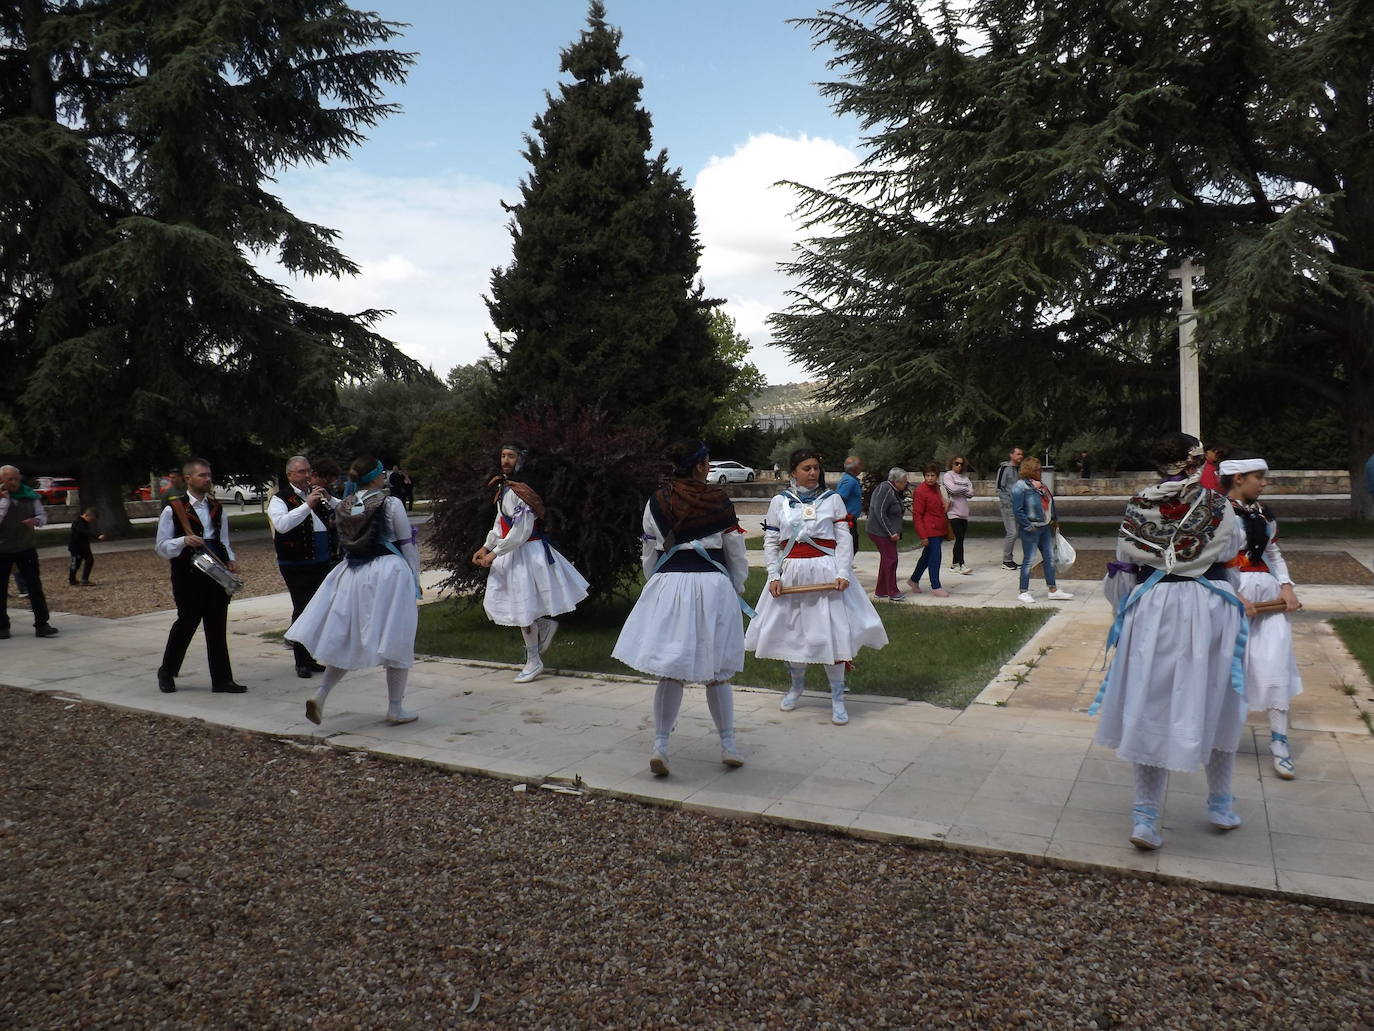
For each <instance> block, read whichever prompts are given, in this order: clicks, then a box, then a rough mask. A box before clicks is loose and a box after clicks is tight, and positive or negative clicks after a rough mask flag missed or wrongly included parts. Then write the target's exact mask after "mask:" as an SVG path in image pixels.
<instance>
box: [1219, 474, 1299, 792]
mask: <svg viewBox="0 0 1374 1031" xmlns="http://www.w3.org/2000/svg"><path fill="white" fill-rule="evenodd" d="M1219 468H1220V471H1221V480H1220V483H1221V489H1222V490H1224V491H1226V494H1227V497H1229V498H1230V499H1231V505H1232V507H1234V508H1235V511H1236V516H1237V517H1238V518H1239V519H1240V522H1241V526H1243V527H1244V529H1245V544H1244V546H1243V547H1242V548H1241V550H1240V552H1239V553H1238V554H1237V555H1236V557H1235V558H1233V559H1232V560H1231V564H1232V565H1233V566H1234V567H1235V568H1236V569H1237V570H1239V572H1240V597H1241V600H1242V601H1244V602H1245V608H1246V612H1247V614H1249V616H1250V640H1249V641H1248V642H1247V643H1246V645H1245V700H1246V702H1247V703H1248V704H1249V706H1250V711H1251V712H1267V713H1268V714H1269V753H1270V755H1271V756H1272V757H1273V759H1274V770H1275V771H1276V772H1277V773H1278V775H1279V776H1280V777H1282V778H1283V779H1284V780H1292V779H1293V778H1294V777H1295V776H1297V770H1296V769H1295V768H1294V766H1293V757H1292V754H1291V752H1290V751H1289V748H1288V709H1289V704H1290V702H1291V701H1292V699H1293V697H1294V696H1295V695H1300V694H1302V677H1301V676H1300V675H1299V674H1298V660H1297V657H1296V656H1295V655H1294V654H1293V625H1292V623H1290V622H1289V615H1288V613H1290V612H1296V611H1297V610H1298V609H1300V608H1302V604H1301V603H1300V602H1299V601H1298V595H1297V591H1296V590H1294V588H1293V578H1292V577H1291V576H1289V575H1288V563H1287V562H1285V561H1284V560H1283V553H1282V552H1280V551H1279V543H1278V538H1279V524H1278V523H1277V522H1276V521H1275V519H1274V517H1273V515H1272V514H1271V513H1270V511H1269V509H1268V508H1266V507H1265V506H1264V505H1262V504H1261V503H1260V495H1261V494H1262V493H1264V488H1265V486H1266V485H1267V484H1266V481H1265V479H1264V477H1265V474H1266V473H1268V472H1269V464H1268V463H1267V462H1266V461H1265V460H1264V459H1262V458H1255V457H1252V456H1250V455H1243V454H1236V453H1234V452H1233V453H1232V454H1231V455H1230V456H1228V457H1227V459H1226V461H1224V462H1222V463H1221V465H1220V467H1219ZM1280 600H1282V601H1283V603H1284V605H1285V610H1284V611H1283V612H1273V613H1267V614H1256V613H1255V611H1254V607H1255V605H1257V604H1260V603H1262V602H1272V601H1280Z"/></svg>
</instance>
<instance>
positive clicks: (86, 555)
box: [67, 508, 105, 587]
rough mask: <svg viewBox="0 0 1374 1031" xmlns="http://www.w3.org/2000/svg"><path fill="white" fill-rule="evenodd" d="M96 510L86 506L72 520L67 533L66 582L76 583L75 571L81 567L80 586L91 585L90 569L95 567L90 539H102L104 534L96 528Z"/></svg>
mask: <svg viewBox="0 0 1374 1031" xmlns="http://www.w3.org/2000/svg"><path fill="white" fill-rule="evenodd" d="M95 517H96V511H95V509H94V508H88V509H86V511H84V512H82V513H81V514H80V515H79V516H77V517H76V518H75V519H73V520H72V528H71V533H69V534H68V535H67V556H68V559H67V583H69V584H71V585H72V586H73V587H75V586H76V585H77V583H76V571H77V569H78V568H80V569H81V586H82V587H89V586H90V585H91V570H92V569H93V568H95V553H94V552H93V551H91V541H93V540H95V541H103V540H104V539H105V535H104V534H103V533H100V532H99V531H98V530H97V529H96V525H95Z"/></svg>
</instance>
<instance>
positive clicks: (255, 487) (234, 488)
mask: <svg viewBox="0 0 1374 1031" xmlns="http://www.w3.org/2000/svg"><path fill="white" fill-rule="evenodd" d="M275 489H276V488H274V487H272V486H271V485H270V484H263V483H254V482H253V481H252V480H249V479H245V478H241V477H237V476H230V477H228V478H227V479H226V480H225V481H224V482H223V483H216V484H215V485H214V491H213V492H214V495H215V498H216V499H217V500H219V501H232V502H233V503H234V504H236V505H240V506H242V505H246V504H248V502H250V501H253V502H258V501H264V500H266V499H267V498H269V497H271V496H272V493H273V491H274V490H275Z"/></svg>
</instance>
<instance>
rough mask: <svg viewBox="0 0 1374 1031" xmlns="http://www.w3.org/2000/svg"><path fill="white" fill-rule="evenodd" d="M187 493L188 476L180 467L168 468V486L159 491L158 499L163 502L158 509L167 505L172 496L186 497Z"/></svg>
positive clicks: (160, 509)
mask: <svg viewBox="0 0 1374 1031" xmlns="http://www.w3.org/2000/svg"><path fill="white" fill-rule="evenodd" d="M185 494H186V477H184V476H183V475H182V474H181V470H180V469H168V470H167V486H165V487H163V488H162V490H160V491H158V494H157V500H158V501H159V502H161V505H160V506H159V508H158V511H159V512H160V511H162V509H164V508H166V507H167V502H168V501H169V500H171V499H172V498H180V497H184V496H185Z"/></svg>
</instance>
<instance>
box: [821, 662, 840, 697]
mask: <svg viewBox="0 0 1374 1031" xmlns="http://www.w3.org/2000/svg"><path fill="white" fill-rule="evenodd" d="M825 679H826V680H827V681H829V682H830V693H831V694H832V695H834V694H835V693H836V691H837V690H838V691H839V693H841V694H843V693H844V663H843V662H837V663H835V664H834V665H833V666H826V667H825Z"/></svg>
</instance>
